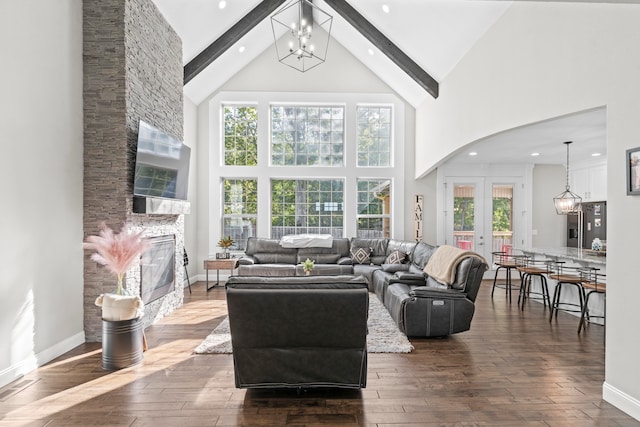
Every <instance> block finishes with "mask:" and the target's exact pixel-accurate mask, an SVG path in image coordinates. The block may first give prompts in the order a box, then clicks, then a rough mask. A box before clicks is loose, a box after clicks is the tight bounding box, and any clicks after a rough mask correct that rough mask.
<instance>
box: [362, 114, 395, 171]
mask: <svg viewBox="0 0 640 427" xmlns="http://www.w3.org/2000/svg"><path fill="white" fill-rule="evenodd" d="M357 132H358V135H357V140H358V166H378V167H379V166H391V107H358V109H357Z"/></svg>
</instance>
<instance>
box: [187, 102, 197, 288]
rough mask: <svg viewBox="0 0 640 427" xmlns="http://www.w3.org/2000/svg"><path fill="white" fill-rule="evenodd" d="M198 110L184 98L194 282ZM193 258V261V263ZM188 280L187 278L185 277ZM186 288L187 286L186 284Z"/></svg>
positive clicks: (189, 244) (192, 275)
mask: <svg viewBox="0 0 640 427" xmlns="http://www.w3.org/2000/svg"><path fill="white" fill-rule="evenodd" d="M197 114H198V108H197V106H196V105H195V104H194V103H193V102H191V101H190V100H189V99H188V98H187V97H186V96H185V97H184V143H185V144H186V145H187V146H189V147H190V148H191V164H190V165H189V194H188V196H187V200H188V201H189V203H191V213H190V214H188V215H185V216H184V246H185V249H186V250H187V254H188V255H189V265H188V267H187V271H188V273H189V279H190V281H191V282H194V281H195V279H196V277H195V275H196V272H197V268H196V262H195V260H196V258H197V257H196V253H197V248H198V237H199V233H198V198H197V197H196V195H197V194H198V179H197V177H198V162H197V161H196V159H197V158H198V116H197ZM191 257H193V261H191ZM185 280H186V277H185ZM185 286H186V284H185Z"/></svg>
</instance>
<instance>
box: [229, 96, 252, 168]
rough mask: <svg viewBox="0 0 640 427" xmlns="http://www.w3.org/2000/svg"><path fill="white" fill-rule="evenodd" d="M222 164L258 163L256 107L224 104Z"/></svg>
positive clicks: (241, 164)
mask: <svg viewBox="0 0 640 427" xmlns="http://www.w3.org/2000/svg"><path fill="white" fill-rule="evenodd" d="M223 114H224V164H225V165H230V166H255V165H257V164H258V112H257V109H256V107H252V106H240V105H225V106H223Z"/></svg>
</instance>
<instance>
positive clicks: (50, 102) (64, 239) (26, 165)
mask: <svg viewBox="0 0 640 427" xmlns="http://www.w3.org/2000/svg"><path fill="white" fill-rule="evenodd" d="M0 52H2V64H3V66H2V67H0V93H1V94H2V96H0V129H2V138H1V139H0V146H1V147H2V154H1V155H0V182H2V183H3V195H2V200H3V202H2V205H1V207H2V209H1V210H0V236H1V237H0V240H1V241H2V244H1V245H0V271H1V272H2V274H0V291H1V294H2V298H0V341H1V342H2V343H3V345H2V349H1V350H0V386H2V385H4V384H7V383H8V382H10V381H12V380H13V379H15V378H17V377H18V376H19V375H21V374H23V373H25V372H28V371H30V370H32V369H33V368H35V367H36V366H38V365H41V364H43V363H46V362H48V361H50V360H51V359H53V358H55V357H57V356H59V355H60V354H62V353H64V352H66V351H68V350H70V349H71V348H73V347H75V346H77V345H79V344H81V343H83V342H84V332H83V320H82V315H83V313H82V310H83V309H82V307H83V278H82V274H83V273H82V272H83V259H84V254H83V250H82V239H83V231H82V204H83V200H82V176H83V172H82V168H83V160H82V151H83V149H82V146H83V128H82V1H81V0H59V1H55V2H46V1H35V0H28V1H20V2H7V1H5V2H0ZM96 296H97V295H96ZM89 297H92V296H89Z"/></svg>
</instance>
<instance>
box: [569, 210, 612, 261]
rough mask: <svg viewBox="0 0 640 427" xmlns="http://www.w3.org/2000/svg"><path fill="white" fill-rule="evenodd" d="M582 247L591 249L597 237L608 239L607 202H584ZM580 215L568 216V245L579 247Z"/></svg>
mask: <svg viewBox="0 0 640 427" xmlns="http://www.w3.org/2000/svg"><path fill="white" fill-rule="evenodd" d="M582 218H583V219H582V247H583V248H584V249H591V242H593V239H595V238H596V237H597V238H599V239H600V240H607V202H585V203H582ZM578 224H579V221H578V215H568V216H567V246H569V247H572V248H577V247H578Z"/></svg>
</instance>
